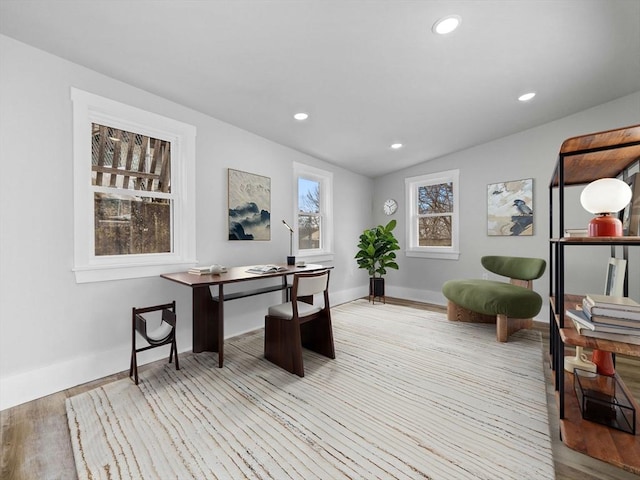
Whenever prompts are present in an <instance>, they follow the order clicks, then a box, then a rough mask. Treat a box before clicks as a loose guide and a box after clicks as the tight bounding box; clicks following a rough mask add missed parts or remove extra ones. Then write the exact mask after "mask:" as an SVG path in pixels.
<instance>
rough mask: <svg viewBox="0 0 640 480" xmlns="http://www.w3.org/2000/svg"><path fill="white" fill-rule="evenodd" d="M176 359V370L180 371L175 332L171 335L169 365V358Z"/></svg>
mask: <svg viewBox="0 0 640 480" xmlns="http://www.w3.org/2000/svg"><path fill="white" fill-rule="evenodd" d="M173 355H175V357H176V370H180V364H179V363H178V344H177V342H176V336H175V332H174V335H173V341H172V342H171V353H169V363H171V357H172V356H173Z"/></svg>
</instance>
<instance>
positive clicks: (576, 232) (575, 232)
mask: <svg viewBox="0 0 640 480" xmlns="http://www.w3.org/2000/svg"><path fill="white" fill-rule="evenodd" d="M564 236H565V237H588V236H589V231H588V230H587V229H586V228H566V229H565V230H564Z"/></svg>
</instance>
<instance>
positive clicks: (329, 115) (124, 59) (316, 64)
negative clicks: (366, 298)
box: [0, 0, 640, 177]
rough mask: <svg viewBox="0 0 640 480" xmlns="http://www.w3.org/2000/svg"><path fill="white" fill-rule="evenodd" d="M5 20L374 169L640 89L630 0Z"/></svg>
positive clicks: (155, 11)
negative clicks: (453, 22)
mask: <svg viewBox="0 0 640 480" xmlns="http://www.w3.org/2000/svg"><path fill="white" fill-rule="evenodd" d="M449 14H457V15H459V16H460V17H461V18H462V23H461V25H460V27H459V28H458V30H456V31H455V32H453V33H451V34H449V35H445V36H437V35H435V34H433V33H432V31H431V27H432V25H433V23H434V22H435V21H436V20H437V19H439V18H441V17H443V16H445V15H449ZM0 33H2V34H4V35H7V36H9V37H13V38H15V39H17V40H20V41H22V42H24V43H27V44H30V45H33V46H35V47H37V48H40V49H42V50H45V51H48V52H50V53H53V54H54V55H58V56H60V57H62V58H65V59H68V60H70V61H72V62H75V63H78V64H81V65H84V66H86V67H88V68H91V69H93V70H96V71H98V72H101V73H104V74H106V75H108V76H110V77H113V78H116V79H118V80H121V81H123V82H126V83H128V84H131V85H135V86H136V87H139V88H142V89H144V90H146V91H149V92H152V93H154V94H157V95H160V96H162V97H165V98H167V99H170V100H173V101H175V102H177V103H180V104H183V105H186V106H188V107H191V108H193V109H195V110H198V111H200V112H203V113H206V114H208V115H211V116H212V117H215V118H218V119H220V120H223V121H225V122H228V123H230V124H233V125H236V126H238V127H240V128H243V129H245V130H248V131H250V132H253V133H255V134H257V135H260V136H263V137H265V138H268V139H271V140H273V141H275V142H278V143H280V144H283V145H287V146H289V147H291V148H294V149H296V150H299V151H301V152H304V153H307V154H309V155H313V156H314V157H317V158H320V159H323V160H326V161H328V162H330V163H333V164H335V165H339V166H342V167H344V168H347V169H349V170H352V171H354V172H358V173H362V174H364V175H367V176H371V177H376V176H380V175H384V174H386V173H388V172H391V171H394V170H397V169H400V168H403V167H407V166H410V165H414V164H417V163H421V162H424V161H427V160H432V159H434V158H437V157H441V156H443V155H446V154H449V153H452V152H454V151H457V150H461V149H464V148H468V147H471V146H474V145H478V144H481V143H485V142H487V141H491V140H493V139H496V138H500V137H503V136H506V135H509V134H512V133H515V132H518V131H521V130H524V129H527V128H531V127H534V126H536V125H540V124H543V123H547V122H549V121H551V120H554V119H557V118H561V117H564V116H567V115H570V114H572V113H575V112H578V111H581V110H584V109H586V108H589V107H592V106H595V105H598V104H601V103H604V102H607V101H610V100H613V99H615V98H619V97H622V96H624V95H628V94H630V93H633V92H637V91H640V1H639V0H531V1H530V0H518V1H515V0H513V1H512V0H506V1H497V0H496V1H494V0H472V1H453V0H448V1H437V0H424V1H417V0H416V1H403V0H369V1H365V0H335V1H333V0H297V1H292V0H252V1H250V0H235V1H222V0H210V1H204V0H200V1H190V0H182V1H177V0H175V1H171V0H164V1H158V0H156V1H144V0H129V1H116V0H92V1H87V0H84V1H82V0H75V1H70V0H56V1H51V0H0ZM529 91H535V92H537V96H536V97H535V98H534V99H533V100H531V101H529V102H527V103H522V102H518V100H517V97H518V96H519V95H520V94H522V93H525V92H529ZM300 111H304V112H307V113H308V114H309V118H308V119H307V120H306V121H304V122H299V121H296V120H294V119H293V114H294V113H297V112H300ZM620 126H623V125H612V126H611V127H612V128H615V127H620ZM585 133H586V132H585ZM396 142H400V143H402V144H404V147H403V148H401V149H399V150H393V149H391V148H390V145H391V144H392V143H396Z"/></svg>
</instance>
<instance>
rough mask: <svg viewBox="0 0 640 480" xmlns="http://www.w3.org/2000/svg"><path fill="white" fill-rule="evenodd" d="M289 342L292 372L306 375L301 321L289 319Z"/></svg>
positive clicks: (287, 335) (302, 375)
mask: <svg viewBox="0 0 640 480" xmlns="http://www.w3.org/2000/svg"><path fill="white" fill-rule="evenodd" d="M287 324H288V325H287V328H286V330H287V334H286V335H285V337H286V338H287V343H288V344H289V347H288V350H289V351H290V352H291V353H290V355H291V362H292V366H293V371H292V373H295V374H296V375H298V376H299V377H304V364H303V363H302V337H301V334H300V322H297V321H294V320H289V321H287Z"/></svg>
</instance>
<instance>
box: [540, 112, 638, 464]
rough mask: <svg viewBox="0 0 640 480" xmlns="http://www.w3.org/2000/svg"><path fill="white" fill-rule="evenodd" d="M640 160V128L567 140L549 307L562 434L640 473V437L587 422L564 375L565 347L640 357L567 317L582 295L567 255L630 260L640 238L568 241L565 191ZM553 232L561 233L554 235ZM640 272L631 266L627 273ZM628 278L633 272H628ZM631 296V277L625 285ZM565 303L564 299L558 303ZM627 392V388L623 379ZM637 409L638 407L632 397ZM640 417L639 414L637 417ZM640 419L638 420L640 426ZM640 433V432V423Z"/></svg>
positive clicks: (553, 186) (556, 189)
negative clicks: (597, 250)
mask: <svg viewBox="0 0 640 480" xmlns="http://www.w3.org/2000/svg"><path fill="white" fill-rule="evenodd" d="M639 159H640V125H634V126H630V127H625V128H620V129H616V130H609V131H603V132H597V133H592V134H588V135H582V136H579V137H573V138H569V139H567V140H565V141H564V142H563V144H562V146H561V148H560V151H559V154H558V162H557V164H556V167H555V169H554V171H553V174H552V177H551V182H550V184H549V223H550V225H549V233H550V237H551V238H550V241H549V271H550V282H549V299H550V301H549V305H550V318H551V321H550V322H549V324H550V325H549V328H550V331H549V335H550V352H549V354H550V356H551V366H552V369H553V372H554V378H555V389H556V398H557V401H558V410H559V415H560V436H561V438H562V441H563V442H564V443H565V444H566V445H567V446H569V447H570V448H572V449H574V450H577V451H579V452H582V453H584V454H586V455H590V456H592V457H595V458H598V459H600V460H603V461H605V462H608V463H611V464H613V465H616V466H618V467H620V468H623V469H625V470H627V471H630V472H633V473H636V474H639V475H640V435H638V434H636V435H631V434H629V433H626V432H621V431H618V430H615V429H611V428H609V427H606V426H604V425H600V424H597V423H594V422H590V421H588V420H584V419H583V418H582V415H581V413H580V408H579V405H578V401H577V398H576V395H575V392H574V388H573V385H574V384H573V381H574V379H573V374H571V373H568V372H565V371H564V356H565V345H568V346H582V347H586V348H591V349H599V350H603V351H608V352H613V353H615V354H620V355H628V356H633V357H640V346H638V345H633V344H627V343H622V342H617V341H611V340H603V339H597V338H591V337H585V336H582V335H580V334H579V333H578V332H577V330H576V329H575V328H574V326H573V322H571V321H569V320H568V319H565V313H564V312H565V309H567V308H575V306H576V305H577V304H579V303H581V302H582V298H583V296H582V295H579V294H573V293H567V287H569V288H570V287H571V285H565V268H566V266H567V265H566V264H565V252H566V250H567V249H574V248H577V249H580V248H581V247H583V246H599V247H603V248H610V250H611V256H612V257H615V256H617V255H618V254H621V255H622V258H625V259H627V258H628V252H629V249H631V248H637V247H640V237H638V236H634V237H631V236H627V237H573V236H572V237H566V238H565V237H563V236H562V235H563V232H565V224H564V220H565V213H564V212H565V195H564V193H565V192H564V189H565V187H566V186H570V185H586V184H588V183H590V182H592V181H594V180H597V179H599V178H604V177H620V176H623V179H625V178H624V176H625V175H626V172H628V171H629V169H630V168H632V167H634V166H635V165H636V164H637V163H638V160H639ZM556 196H557V201H558V203H557V212H558V215H557V218H555V217H554V208H553V207H554V198H555V197H556ZM554 232H558V235H557V236H554ZM634 268H635V269H636V270H640V265H633V266H632V265H629V264H628V263H627V271H628V272H631V271H633V269H634ZM627 277H628V274H627ZM624 292H625V295H628V279H626V280H625V284H624ZM558 299H562V301H558ZM619 381H620V384H621V385H622V388H623V389H625V391H626V392H628V390H627V389H626V386H625V385H624V382H623V381H622V379H619ZM632 403H633V405H634V407H635V408H636V411H637V412H638V411H640V410H638V403H637V401H636V400H635V399H632ZM638 416H639V417H640V415H638ZM639 422H640V420H637V423H639ZM636 431H639V429H638V425H636Z"/></svg>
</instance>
